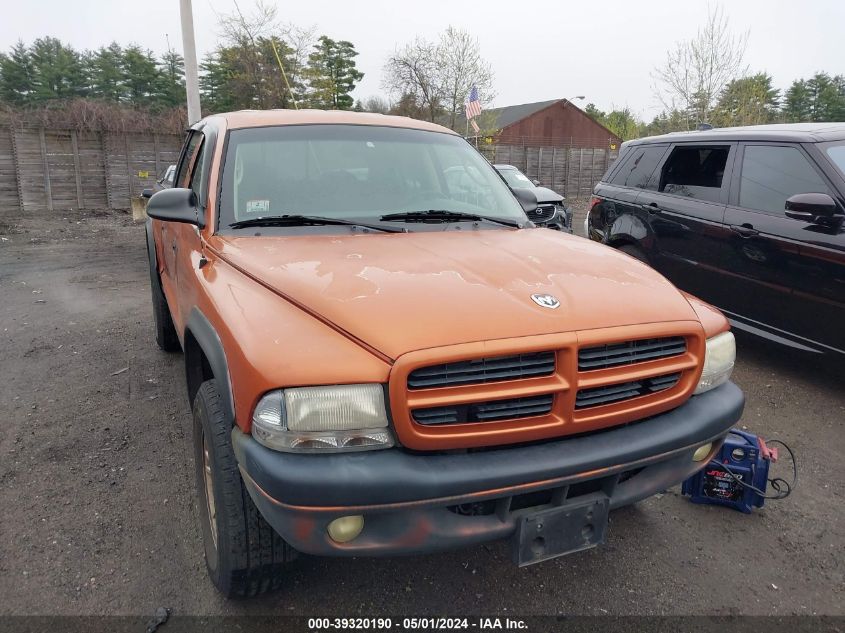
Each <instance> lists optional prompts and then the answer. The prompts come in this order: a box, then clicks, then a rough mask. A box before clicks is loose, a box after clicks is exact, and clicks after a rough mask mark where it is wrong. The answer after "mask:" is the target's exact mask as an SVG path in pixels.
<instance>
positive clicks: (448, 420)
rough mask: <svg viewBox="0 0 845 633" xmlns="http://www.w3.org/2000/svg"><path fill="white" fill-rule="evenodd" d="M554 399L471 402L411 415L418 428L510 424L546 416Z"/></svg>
mask: <svg viewBox="0 0 845 633" xmlns="http://www.w3.org/2000/svg"><path fill="white" fill-rule="evenodd" d="M553 399H554V396H553V395H552V394H546V395H542V396H532V397H530V398H515V399H513V400H495V401H492V402H473V403H470V404H459V405H454V406H449V407H433V408H430V409H415V410H414V411H413V412H412V415H413V416H414V421H415V422H416V423H417V424H425V425H434V424H461V423H466V422H495V421H497V420H513V419H517V418H530V417H534V416H536V415H548V414H549V413H550V412H551V410H552V400H553Z"/></svg>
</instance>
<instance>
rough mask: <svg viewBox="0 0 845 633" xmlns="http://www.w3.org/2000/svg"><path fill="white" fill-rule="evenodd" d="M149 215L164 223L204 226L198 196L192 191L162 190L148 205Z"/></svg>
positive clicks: (178, 189)
mask: <svg viewBox="0 0 845 633" xmlns="http://www.w3.org/2000/svg"><path fill="white" fill-rule="evenodd" d="M147 215H148V216H150V217H151V218H154V219H156V220H162V221H163V222H183V223H185V224H195V225H197V226H200V227H202V226H204V222H203V219H202V215H201V212H200V209H199V206H198V204H197V196H196V194H195V193H194V192H193V190H191V189H180V188H175V189H162V190H161V191H159V192H158V193H156V194H155V195H154V196H153V197H152V198H150V201H149V202H148V203H147Z"/></svg>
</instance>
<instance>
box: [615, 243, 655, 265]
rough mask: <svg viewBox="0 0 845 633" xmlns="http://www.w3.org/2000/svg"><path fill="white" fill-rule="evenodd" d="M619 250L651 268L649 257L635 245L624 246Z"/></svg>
mask: <svg viewBox="0 0 845 633" xmlns="http://www.w3.org/2000/svg"><path fill="white" fill-rule="evenodd" d="M618 250H620V251H622V252H623V253H625V254H626V255H630V256H631V257H633V258H634V259H638V260H640V261H641V262H642V263H643V264H649V266H650V265H651V264H650V263H649V261H648V256H647V255H646V254H645V253H644V252H643V250H642V249H641V248H640V247H638V246H634V245H633V244H623V245H622V246H620V247H619V248H618Z"/></svg>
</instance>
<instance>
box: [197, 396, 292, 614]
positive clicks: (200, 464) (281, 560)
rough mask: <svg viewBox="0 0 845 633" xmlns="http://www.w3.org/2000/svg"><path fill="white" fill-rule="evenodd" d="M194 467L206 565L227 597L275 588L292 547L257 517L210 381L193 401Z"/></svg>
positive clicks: (244, 595)
mask: <svg viewBox="0 0 845 633" xmlns="http://www.w3.org/2000/svg"><path fill="white" fill-rule="evenodd" d="M193 413H194V464H195V470H196V479H197V493H198V495H197V496H198V503H199V515H200V523H201V528H202V540H203V545H204V547H205V562H206V567H207V568H208V575H209V576H210V577H211V581H212V582H213V583H214V586H215V587H217V589H218V590H219V591H220V592H221V593H223V594H224V595H225V596H227V597H250V596H257V595H259V594H262V593H265V592H267V591H272V590H274V589H277V588H278V587H279V586H280V585H281V583H282V569H283V567H284V564H285V563H287V562H288V561H290V560H291V559H292V558H293V557H294V552H293V550H292V548H291V547H290V546H289V545H288V544H287V543H286V542H285V541H284V540H283V539H282V537H281V536H279V535H278V534H277V533H276V531H275V530H274V529H273V528H272V527H270V525H269V524H268V523H267V522H266V521H265V520H264V518H263V517H262V516H261V514H259V512H258V508H256V507H255V504H254V503H253V501H252V499H251V498H250V496H249V493H248V492H247V490H246V488H245V487H244V483H243V480H242V479H241V473H240V471H239V470H238V464H237V461H236V460H235V454H234V451H233V450H232V438H231V435H230V434H231V431H232V425H231V423H230V422H229V421H228V420H227V419H226V415H225V414H224V413H223V408H222V406H221V404H220V396H219V394H218V393H217V384H216V381H214V380H208V381H206V382H204V383H202V385H200V388H199V391H198V392H197V396H196V398H194V410H193Z"/></svg>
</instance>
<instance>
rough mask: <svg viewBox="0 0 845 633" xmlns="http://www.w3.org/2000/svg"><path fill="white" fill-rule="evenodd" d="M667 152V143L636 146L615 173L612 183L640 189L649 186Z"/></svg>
mask: <svg viewBox="0 0 845 633" xmlns="http://www.w3.org/2000/svg"><path fill="white" fill-rule="evenodd" d="M665 152H666V146H665V145H646V146H644V147H635V148H634V149H633V150H632V151H631V155H630V156H629V157H628V160H626V161H625V164H624V165H622V167H620V168H619V170H618V171H617V172H616V173H615V174H614V175H613V180H611V181H610V182H611V184H613V185H619V186H620V187H637V188H638V189H646V188H648V181H649V179H650V178H651V175H652V174H653V173H654V169H655V168H656V167H657V164H658V163H659V162H660V159H661V158H663V154H664V153H665Z"/></svg>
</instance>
